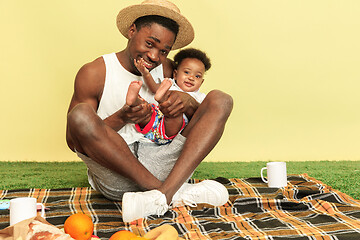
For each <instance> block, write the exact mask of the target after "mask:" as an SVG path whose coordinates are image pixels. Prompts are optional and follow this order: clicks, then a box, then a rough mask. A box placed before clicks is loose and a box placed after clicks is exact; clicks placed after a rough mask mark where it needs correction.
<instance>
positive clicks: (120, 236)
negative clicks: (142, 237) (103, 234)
mask: <svg viewBox="0 0 360 240" xmlns="http://www.w3.org/2000/svg"><path fill="white" fill-rule="evenodd" d="M136 237H137V236H136V234H135V233H133V232H130V231H127V230H121V231H118V232H116V233H114V234H113V235H111V237H110V238H109V240H131V239H133V238H136Z"/></svg>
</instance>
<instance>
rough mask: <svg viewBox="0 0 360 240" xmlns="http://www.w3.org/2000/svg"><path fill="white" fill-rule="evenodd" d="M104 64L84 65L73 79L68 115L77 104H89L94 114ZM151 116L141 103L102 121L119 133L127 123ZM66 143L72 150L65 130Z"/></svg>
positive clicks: (101, 61)
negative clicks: (72, 92)
mask: <svg viewBox="0 0 360 240" xmlns="http://www.w3.org/2000/svg"><path fill="white" fill-rule="evenodd" d="M105 73H106V69H105V63H104V60H103V58H98V59H96V60H95V61H93V62H91V63H87V64H85V65H84V66H83V67H82V68H81V69H80V70H79V72H78V74H77V75H76V78H75V86H74V94H73V96H72V99H71V102H70V106H69V110H68V113H69V112H71V110H72V109H73V108H74V107H75V106H76V105H78V104H81V103H85V104H89V105H90V106H91V107H92V108H93V110H94V111H95V112H96V111H97V108H98V105H99V102H100V99H101V96H102V92H103V89H104V83H105ZM150 114H151V107H150V106H149V104H148V103H146V102H145V101H143V102H142V103H141V104H139V105H137V106H134V107H130V106H127V105H125V106H124V107H122V108H121V109H119V110H118V111H117V112H115V113H114V114H113V115H111V116H109V117H107V118H106V119H104V123H105V124H106V125H108V126H109V127H111V128H112V129H114V130H115V131H119V130H120V129H121V128H122V127H123V126H125V125H126V124H127V123H138V122H141V121H142V120H143V119H146V118H148V117H149V115H150ZM66 141H67V143H68V146H69V147H70V149H72V150H74V144H73V140H72V137H71V134H70V132H69V129H68V128H67V131H66Z"/></svg>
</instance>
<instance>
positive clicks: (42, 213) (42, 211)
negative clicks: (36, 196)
mask: <svg viewBox="0 0 360 240" xmlns="http://www.w3.org/2000/svg"><path fill="white" fill-rule="evenodd" d="M36 206H41V217H45V206H44V204H42V203H37V204H36Z"/></svg>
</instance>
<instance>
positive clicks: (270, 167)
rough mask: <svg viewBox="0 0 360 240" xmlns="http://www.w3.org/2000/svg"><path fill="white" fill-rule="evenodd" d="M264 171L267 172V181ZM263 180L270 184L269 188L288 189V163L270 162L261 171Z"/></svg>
mask: <svg viewBox="0 0 360 240" xmlns="http://www.w3.org/2000/svg"><path fill="white" fill-rule="evenodd" d="M264 170H267V179H265V178H264V175H263V172H264ZM261 179H262V180H263V181H264V182H265V183H267V184H268V187H275V188H281V187H286V185H287V175H286V162H268V163H267V164H266V167H264V168H262V169H261Z"/></svg>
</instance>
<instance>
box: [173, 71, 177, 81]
mask: <svg viewBox="0 0 360 240" xmlns="http://www.w3.org/2000/svg"><path fill="white" fill-rule="evenodd" d="M176 75H177V70H176V69H174V71H173V78H174V80H176Z"/></svg>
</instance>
